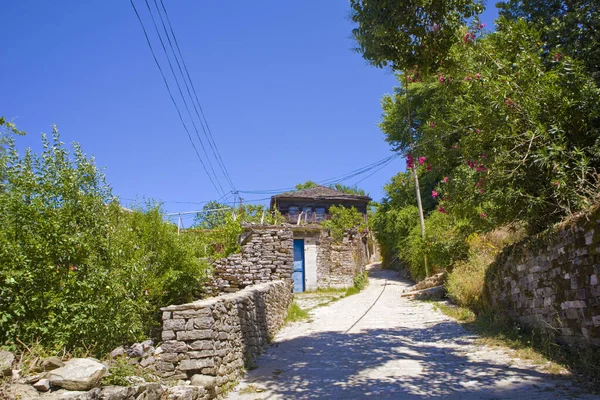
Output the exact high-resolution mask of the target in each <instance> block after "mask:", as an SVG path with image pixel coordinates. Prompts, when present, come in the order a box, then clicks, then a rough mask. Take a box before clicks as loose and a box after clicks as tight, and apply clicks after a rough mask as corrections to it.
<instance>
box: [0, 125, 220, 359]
mask: <svg viewBox="0 0 600 400" xmlns="http://www.w3.org/2000/svg"><path fill="white" fill-rule="evenodd" d="M42 143H43V151H42V153H41V154H34V153H33V152H32V151H31V150H27V151H26V152H25V154H24V155H22V156H21V155H19V154H18V153H17V151H16V150H15V146H14V143H13V142H11V141H8V142H5V143H4V146H3V151H1V152H0V177H1V184H2V186H1V187H0V344H6V345H8V346H11V347H15V343H17V339H19V340H20V341H22V342H24V343H32V342H37V341H39V343H40V345H42V346H44V347H46V348H48V349H49V351H58V350H59V349H65V350H67V351H71V350H74V349H77V348H81V347H84V348H87V349H90V351H91V352H92V353H93V354H101V353H102V352H105V351H108V350H110V349H112V348H113V347H114V346H116V345H119V344H122V343H125V342H131V341H135V340H138V339H141V338H144V337H148V336H152V334H153V333H157V329H158V327H159V324H160V319H159V318H158V317H159V313H158V310H159V307H161V306H165V305H169V304H173V303H181V302H187V301H191V300H193V299H195V298H197V297H198V296H199V295H201V293H202V282H203V280H204V279H205V278H206V276H207V272H208V269H209V268H208V265H207V264H205V263H204V262H202V261H201V260H200V257H199V256H200V255H201V254H200V252H199V249H198V247H197V246H196V243H195V242H194V240H193V238H192V237H187V236H185V235H182V236H178V235H177V227H176V226H175V225H173V224H170V223H167V222H165V221H164V219H163V214H162V212H161V210H160V208H158V207H146V208H145V209H139V210H136V211H133V212H129V211H126V210H124V209H123V208H121V207H120V206H119V204H118V203H117V202H116V201H115V198H114V197H113V196H112V194H111V189H110V187H109V185H108V184H107V183H106V182H105V179H104V176H103V175H102V174H101V173H100V171H99V170H98V169H97V167H96V166H95V165H94V162H93V160H92V159H89V158H87V157H86V155H85V154H84V153H83V152H82V150H81V148H80V147H79V146H78V145H77V144H74V145H73V147H74V151H73V153H72V154H71V153H69V152H68V151H67V150H66V149H65V148H64V144H63V143H61V142H60V140H59V137H58V134H56V133H55V135H54V138H53V140H52V141H50V140H47V139H46V138H45V137H43V139H42Z"/></svg>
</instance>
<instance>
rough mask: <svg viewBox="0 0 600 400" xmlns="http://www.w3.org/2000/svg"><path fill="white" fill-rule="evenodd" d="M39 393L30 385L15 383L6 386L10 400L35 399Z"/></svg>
mask: <svg viewBox="0 0 600 400" xmlns="http://www.w3.org/2000/svg"><path fill="white" fill-rule="evenodd" d="M39 397H40V394H39V392H38V391H37V390H35V389H34V388H33V386H31V385H23V384H15V385H10V386H9V387H8V398H9V399H11V400H13V399H14V400H25V399H37V398H39Z"/></svg>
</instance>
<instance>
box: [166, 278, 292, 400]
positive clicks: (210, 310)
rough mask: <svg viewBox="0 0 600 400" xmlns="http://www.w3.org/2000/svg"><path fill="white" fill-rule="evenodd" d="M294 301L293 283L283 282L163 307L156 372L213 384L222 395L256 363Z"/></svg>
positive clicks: (168, 376)
mask: <svg viewBox="0 0 600 400" xmlns="http://www.w3.org/2000/svg"><path fill="white" fill-rule="evenodd" d="M291 302H292V285H291V283H290V282H289V280H285V281H283V280H281V281H273V282H268V283H263V284H259V285H254V286H251V287H248V288H245V289H243V290H241V291H239V292H237V293H231V294H227V295H223V296H219V297H215V298H210V299H205V300H199V301H196V302H193V303H189V304H182V305H174V306H169V307H165V308H163V309H162V312H163V317H162V318H163V332H162V337H163V340H164V343H163V344H162V345H161V349H162V353H161V354H160V355H158V357H159V361H157V362H156V368H157V370H158V373H159V374H160V375H161V376H162V377H165V378H171V379H174V378H193V379H196V380H202V381H207V382H212V384H210V385H208V386H209V387H211V388H212V390H213V394H214V395H218V394H220V393H221V392H222V391H223V390H224V389H226V388H228V386H229V385H230V384H231V383H232V382H234V381H236V380H237V379H238V378H240V377H241V376H242V368H243V367H244V366H246V367H248V366H251V365H253V364H254V363H255V361H256V359H257V357H258V355H259V354H260V353H261V352H262V351H263V350H264V348H265V347H266V346H267V345H268V343H269V341H270V339H271V338H272V337H273V336H274V335H275V333H276V332H277V331H278V330H279V329H280V328H281V327H282V325H283V323H284V319H285V316H286V313H287V309H288V307H289V305H290V304H291ZM200 378H202V379H200Z"/></svg>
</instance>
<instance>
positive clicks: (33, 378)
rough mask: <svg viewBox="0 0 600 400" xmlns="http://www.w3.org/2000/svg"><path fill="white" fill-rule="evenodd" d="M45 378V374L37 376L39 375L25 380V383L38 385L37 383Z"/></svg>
mask: <svg viewBox="0 0 600 400" xmlns="http://www.w3.org/2000/svg"><path fill="white" fill-rule="evenodd" d="M43 377H44V374H37V375H33V376H29V377H27V378H24V379H23V383H27V384H29V385H32V384H34V383H36V382H37V381H39V380H40V379H42V378H43Z"/></svg>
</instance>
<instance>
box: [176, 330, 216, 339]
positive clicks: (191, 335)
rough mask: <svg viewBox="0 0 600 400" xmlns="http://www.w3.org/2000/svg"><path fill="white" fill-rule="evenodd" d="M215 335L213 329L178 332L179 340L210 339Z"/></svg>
mask: <svg viewBox="0 0 600 400" xmlns="http://www.w3.org/2000/svg"><path fill="white" fill-rule="evenodd" d="M212 336H213V331H212V330H211V329H203V330H194V331H179V332H177V340H186V341H187V340H200V339H210V338H212Z"/></svg>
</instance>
